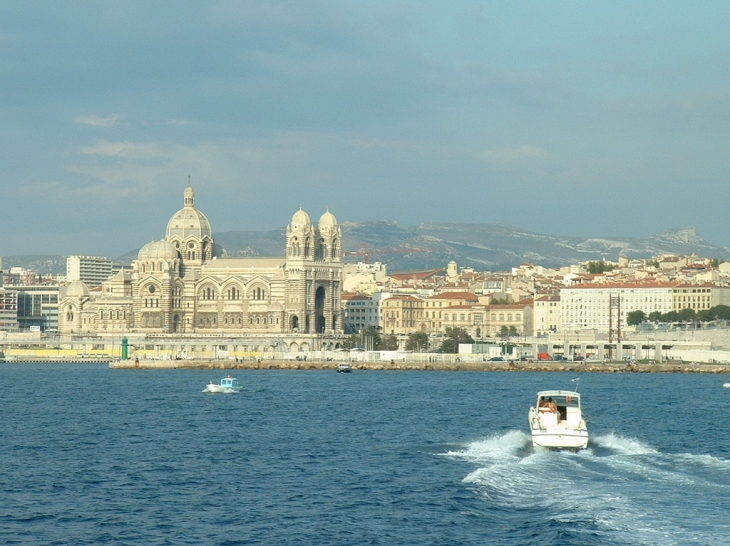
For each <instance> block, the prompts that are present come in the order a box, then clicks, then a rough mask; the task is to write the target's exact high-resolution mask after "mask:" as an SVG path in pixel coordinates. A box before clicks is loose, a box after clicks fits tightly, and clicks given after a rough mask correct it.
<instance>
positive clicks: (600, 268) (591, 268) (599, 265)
mask: <svg viewBox="0 0 730 546" xmlns="http://www.w3.org/2000/svg"><path fill="white" fill-rule="evenodd" d="M614 269H616V266H615V265H613V264H607V263H606V262H604V261H603V260H601V261H600V262H588V273H592V274H597V273H605V272H606V271H613V270H614Z"/></svg>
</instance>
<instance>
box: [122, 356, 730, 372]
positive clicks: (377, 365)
mask: <svg viewBox="0 0 730 546" xmlns="http://www.w3.org/2000/svg"><path fill="white" fill-rule="evenodd" d="M338 364H339V363H338V362H335V361H329V360H300V361H291V360H274V359H272V360H263V359H255V360H244V361H238V362H236V361H231V360H140V361H135V360H122V361H114V362H111V363H110V364H109V367H110V368H112V369H209V370H331V371H333V372H334V371H335V370H336V368H337V365H338ZM351 366H352V369H353V370H355V371H365V370H390V371H409V370H410V371H419V370H420V371H472V372H518V371H521V372H572V373H621V372H628V373H713V374H728V373H730V365H728V364H706V363H697V362H679V361H677V362H662V363H642V362H639V363H635V362H630V363H625V362H588V363H583V362H482V361H472V362H464V361H461V360H459V361H458V362H457V361H451V362H422V361H361V362H352V363H351Z"/></svg>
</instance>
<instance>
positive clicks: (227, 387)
mask: <svg viewBox="0 0 730 546" xmlns="http://www.w3.org/2000/svg"><path fill="white" fill-rule="evenodd" d="M241 389H243V385H241V382H240V381H239V380H238V379H236V378H235V377H231V376H230V375H229V376H227V377H224V378H223V379H221V381H220V383H214V382H213V381H211V382H210V383H208V385H206V387H205V388H204V389H203V392H207V393H211V394H235V393H237V392H241Z"/></svg>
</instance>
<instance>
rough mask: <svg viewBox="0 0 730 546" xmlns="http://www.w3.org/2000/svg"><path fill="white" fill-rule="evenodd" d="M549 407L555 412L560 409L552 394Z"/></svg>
mask: <svg viewBox="0 0 730 546" xmlns="http://www.w3.org/2000/svg"><path fill="white" fill-rule="evenodd" d="M547 407H548V408H549V409H550V411H551V412H552V413H555V412H556V411H558V406H557V405H556V404H555V402H554V401H553V397H552V396H551V397H550V398H548V405H547Z"/></svg>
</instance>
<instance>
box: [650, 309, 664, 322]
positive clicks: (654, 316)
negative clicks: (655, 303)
mask: <svg viewBox="0 0 730 546" xmlns="http://www.w3.org/2000/svg"><path fill="white" fill-rule="evenodd" d="M649 320H650V321H652V322H661V321H662V314H661V312H660V311H652V312H651V313H649Z"/></svg>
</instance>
